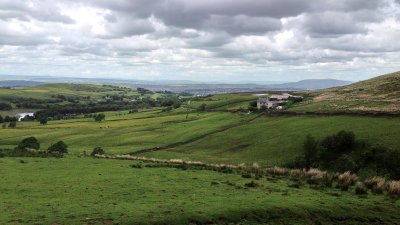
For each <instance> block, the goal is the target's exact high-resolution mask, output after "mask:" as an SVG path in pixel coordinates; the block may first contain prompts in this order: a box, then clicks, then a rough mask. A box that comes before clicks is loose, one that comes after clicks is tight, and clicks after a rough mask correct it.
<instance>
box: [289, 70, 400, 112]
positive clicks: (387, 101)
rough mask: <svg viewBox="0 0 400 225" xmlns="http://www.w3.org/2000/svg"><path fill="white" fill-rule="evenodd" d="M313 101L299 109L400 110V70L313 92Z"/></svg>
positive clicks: (297, 108) (298, 109)
mask: <svg viewBox="0 0 400 225" xmlns="http://www.w3.org/2000/svg"><path fill="white" fill-rule="evenodd" d="M311 95H312V96H313V101H312V102H311V103H309V104H303V105H299V106H297V107H294V108H293V109H291V110H296V111H372V112H399V113H400V72H395V73H390V74H386V75H382V76H379V77H375V78H372V79H369V80H365V81H361V82H357V83H354V84H350V85H347V86H343V87H338V88H330V89H326V90H322V91H317V92H314V93H311Z"/></svg>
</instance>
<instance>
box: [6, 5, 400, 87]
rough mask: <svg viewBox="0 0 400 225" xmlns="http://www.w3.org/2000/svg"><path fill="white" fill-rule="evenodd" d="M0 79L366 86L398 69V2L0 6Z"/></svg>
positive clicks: (399, 20) (399, 31) (399, 23)
mask: <svg viewBox="0 0 400 225" xmlns="http://www.w3.org/2000/svg"><path fill="white" fill-rule="evenodd" d="M0 28H1V29H0V66H1V67H0V74H19V75H60V76H66V75H68V76H85V77H122V78H135V79H190V80H204V81H210V80H286V81H289V80H298V79H304V78H319V77H320V78H323V77H333V78H340V79H347V80H359V79H365V78H368V77H370V76H372V75H377V74H381V73H385V72H388V71H395V70H398V68H400V67H399V66H400V61H399V60H400V41H399V40H400V5H399V3H398V2H397V1H395V0H369V1H365V0H344V1H337V0H325V1H320V0H296V1H294V0H190V1H187V0H113V1H109V0H60V1H51V0H27V1H15V0H2V1H0Z"/></svg>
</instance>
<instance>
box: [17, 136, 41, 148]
mask: <svg viewBox="0 0 400 225" xmlns="http://www.w3.org/2000/svg"><path fill="white" fill-rule="evenodd" d="M17 149H20V150H26V149H34V150H39V149H40V143H39V141H38V140H37V139H36V138H35V137H28V138H25V139H23V140H22V141H21V142H20V143H19V144H18V146H17Z"/></svg>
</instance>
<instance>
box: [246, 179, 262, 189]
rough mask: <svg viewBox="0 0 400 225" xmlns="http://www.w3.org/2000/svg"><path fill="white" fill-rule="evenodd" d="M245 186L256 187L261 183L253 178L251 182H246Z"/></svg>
mask: <svg viewBox="0 0 400 225" xmlns="http://www.w3.org/2000/svg"><path fill="white" fill-rule="evenodd" d="M244 186H246V187H249V188H256V187H259V186H260V184H259V183H257V182H255V181H254V180H252V181H251V182H249V183H245V184H244Z"/></svg>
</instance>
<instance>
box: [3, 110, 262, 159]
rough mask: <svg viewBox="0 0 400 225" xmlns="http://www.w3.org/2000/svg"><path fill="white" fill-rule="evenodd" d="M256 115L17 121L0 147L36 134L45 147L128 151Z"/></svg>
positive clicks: (110, 116)
mask: <svg viewBox="0 0 400 225" xmlns="http://www.w3.org/2000/svg"><path fill="white" fill-rule="evenodd" d="M254 116H255V115H240V114H232V113H220V112H216V113H200V114H197V113H192V114H190V115H189V116H188V118H187V119H186V114H173V113H161V111H160V110H149V111H147V110H145V111H143V112H141V113H136V114H128V112H127V111H120V112H109V113H106V121H105V122H101V123H99V122H95V121H94V120H93V119H92V118H87V119H74V120H57V121H49V122H48V124H47V125H41V124H39V122H37V121H34V122H20V123H18V125H17V128H16V129H8V128H7V129H0V136H1V139H0V148H13V147H14V146H15V145H16V144H17V143H18V142H19V141H20V140H21V139H22V138H24V137H29V136H35V137H37V138H38V139H39V141H40V142H41V143H42V146H43V148H47V147H48V146H50V145H51V144H52V143H54V142H56V141H58V140H63V141H65V142H66V143H67V144H68V145H69V146H70V151H71V152H72V153H82V152H83V151H91V150H92V149H93V148H94V147H96V146H101V147H104V148H105V149H106V150H107V151H108V152H110V153H127V152H132V151H137V150H141V149H145V148H154V147H158V146H163V145H167V144H170V143H174V142H179V141H185V140H188V139H191V138H194V137H197V136H199V135H203V134H206V133H209V132H213V131H214V130H218V129H221V128H223V127H225V126H231V125H233V124H236V123H238V122H241V121H246V120H250V119H251V118H254Z"/></svg>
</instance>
